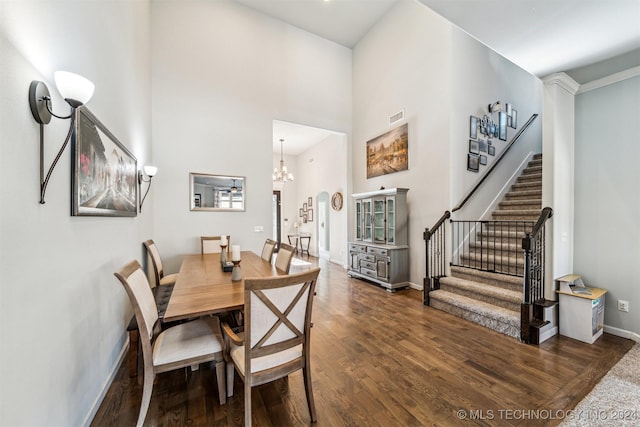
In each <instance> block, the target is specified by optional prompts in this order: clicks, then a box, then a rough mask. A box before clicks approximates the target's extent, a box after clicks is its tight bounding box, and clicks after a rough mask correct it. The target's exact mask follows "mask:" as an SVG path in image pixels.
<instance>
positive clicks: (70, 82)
mask: <svg viewBox="0 0 640 427" xmlns="http://www.w3.org/2000/svg"><path fill="white" fill-rule="evenodd" d="M54 80H55V82H56V87H57V88H58V92H60V95H62V97H63V98H64V100H65V101H67V104H69V105H70V106H71V112H70V113H69V115H68V116H58V115H56V114H54V113H53V111H51V95H50V93H49V88H48V87H47V85H46V84H45V83H44V82H41V81H38V80H34V81H32V82H31V85H30V86H29V106H30V107H31V114H32V115H33V118H34V119H35V121H36V122H38V123H39V124H40V204H44V193H45V191H46V190H47V184H48V183H49V178H51V173H52V172H53V169H54V168H55V167H56V164H57V163H58V160H60V157H61V156H62V152H63V151H64V149H65V148H66V147H67V144H68V143H69V139H70V138H71V134H72V133H73V127H74V124H75V120H76V115H75V112H76V109H77V108H78V107H80V106H81V105H83V104H85V103H87V102H89V100H90V99H91V97H92V96H93V90H94V89H95V86H94V84H93V83H91V82H90V81H89V80H87V79H85V78H84V77H82V76H79V75H77V74H74V73H69V72H67V71H56V72H55V73H54ZM51 116H53V117H57V118H58V119H63V120H65V119H71V123H70V125H69V132H67V137H66V138H65V140H64V143H63V144H62V147H61V148H60V151H58V154H57V155H56V157H55V159H54V160H53V163H51V167H50V168H49V172H47V175H46V177H45V175H44V125H46V124H48V123H49V122H50V121H51Z"/></svg>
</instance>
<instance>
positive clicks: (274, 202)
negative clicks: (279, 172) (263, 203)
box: [271, 190, 282, 252]
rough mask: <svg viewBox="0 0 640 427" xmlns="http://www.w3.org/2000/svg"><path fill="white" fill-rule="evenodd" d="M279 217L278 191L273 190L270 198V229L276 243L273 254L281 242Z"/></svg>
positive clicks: (280, 209)
mask: <svg viewBox="0 0 640 427" xmlns="http://www.w3.org/2000/svg"><path fill="white" fill-rule="evenodd" d="M281 216H282V208H281V206H280V190H273V196H272V198H271V217H272V218H273V224H272V228H271V229H272V230H273V236H272V239H273V240H275V241H276V242H278V244H277V245H276V249H275V252H277V251H278V248H279V247H280V242H281V241H282V227H281V226H280V217H281Z"/></svg>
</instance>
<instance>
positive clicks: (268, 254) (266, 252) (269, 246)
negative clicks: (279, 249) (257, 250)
mask: <svg viewBox="0 0 640 427" xmlns="http://www.w3.org/2000/svg"><path fill="white" fill-rule="evenodd" d="M275 248H276V241H275V240H271V239H267V240H266V241H265V242H264V246H263V247H262V255H261V256H260V257H261V258H262V259H263V260H265V261H267V262H271V258H273V251H274V250H275Z"/></svg>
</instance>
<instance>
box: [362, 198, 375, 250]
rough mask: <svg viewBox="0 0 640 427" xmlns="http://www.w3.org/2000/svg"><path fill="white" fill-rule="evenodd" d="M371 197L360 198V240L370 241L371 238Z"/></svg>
mask: <svg viewBox="0 0 640 427" xmlns="http://www.w3.org/2000/svg"><path fill="white" fill-rule="evenodd" d="M371 219H372V218H371V199H363V200H362V223H363V230H362V240H364V241H365V242H371V240H372V238H373V230H372V226H371Z"/></svg>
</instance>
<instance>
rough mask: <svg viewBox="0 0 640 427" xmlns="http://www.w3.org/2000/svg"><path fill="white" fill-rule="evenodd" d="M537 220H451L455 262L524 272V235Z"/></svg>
mask: <svg viewBox="0 0 640 427" xmlns="http://www.w3.org/2000/svg"><path fill="white" fill-rule="evenodd" d="M533 225H534V222H533V221H526V220H497V221H457V220H452V221H451V242H452V243H451V246H452V247H453V248H454V251H453V253H452V255H451V265H452V266H457V267H466V268H472V269H474V270H482V271H489V272H492V273H500V274H508V275H511V276H520V277H521V276H522V275H523V274H522V268H523V265H524V264H523V260H522V250H521V247H520V246H519V245H518V243H520V240H521V239H522V236H525V235H526V234H527V232H529V231H530V230H531V229H532V228H533Z"/></svg>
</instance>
